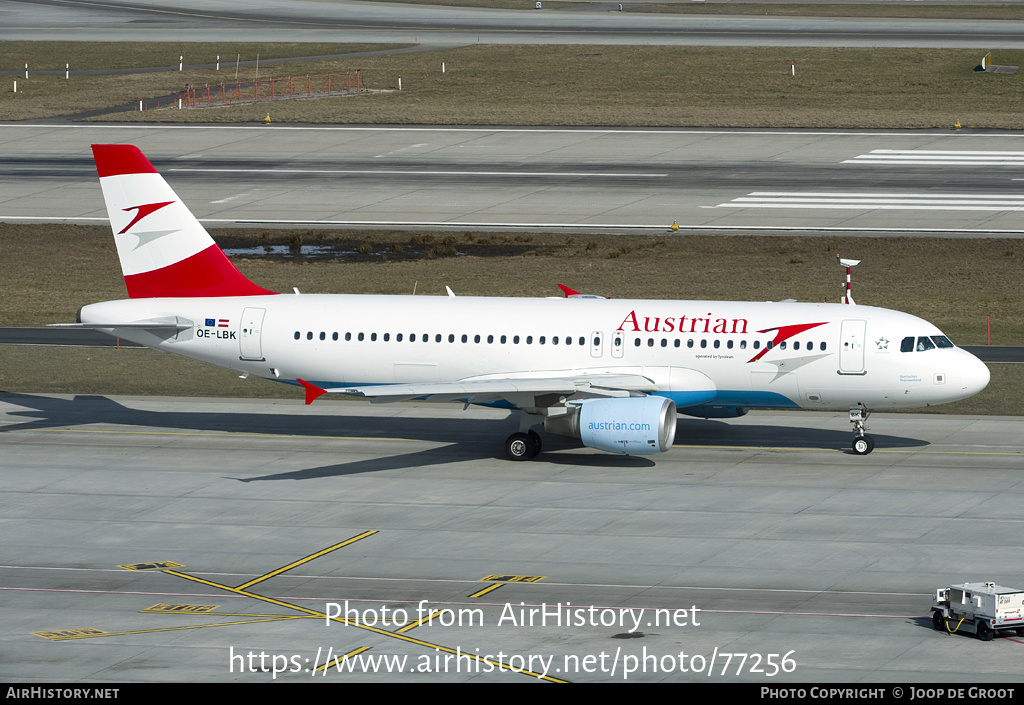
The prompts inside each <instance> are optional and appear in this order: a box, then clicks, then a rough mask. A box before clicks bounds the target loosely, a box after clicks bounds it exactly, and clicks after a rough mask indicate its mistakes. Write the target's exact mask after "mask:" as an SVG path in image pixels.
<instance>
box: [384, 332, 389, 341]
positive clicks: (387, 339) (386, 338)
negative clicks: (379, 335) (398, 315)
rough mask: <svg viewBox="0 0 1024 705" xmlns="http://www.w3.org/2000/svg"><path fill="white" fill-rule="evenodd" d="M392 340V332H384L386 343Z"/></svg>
mask: <svg viewBox="0 0 1024 705" xmlns="http://www.w3.org/2000/svg"><path fill="white" fill-rule="evenodd" d="M390 340H391V334H390V333H385V334H384V342H385V343H386V342H388V341H390Z"/></svg>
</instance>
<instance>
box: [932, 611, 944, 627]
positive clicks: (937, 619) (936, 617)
mask: <svg viewBox="0 0 1024 705" xmlns="http://www.w3.org/2000/svg"><path fill="white" fill-rule="evenodd" d="M932 627H934V628H935V631H937V632H941V631H942V630H943V629H945V628H946V620H945V618H943V616H942V613H941V612H932Z"/></svg>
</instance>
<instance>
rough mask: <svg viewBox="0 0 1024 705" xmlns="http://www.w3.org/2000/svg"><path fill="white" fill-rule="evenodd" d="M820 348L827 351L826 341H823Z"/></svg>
mask: <svg viewBox="0 0 1024 705" xmlns="http://www.w3.org/2000/svg"><path fill="white" fill-rule="evenodd" d="M820 347H821V349H822V350H824V349H825V341H824V340H823V341H821V346H820Z"/></svg>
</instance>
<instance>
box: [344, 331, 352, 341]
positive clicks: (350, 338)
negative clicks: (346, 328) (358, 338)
mask: <svg viewBox="0 0 1024 705" xmlns="http://www.w3.org/2000/svg"><path fill="white" fill-rule="evenodd" d="M350 340H352V334H351V333H346V334H345V341H346V342H347V341H350Z"/></svg>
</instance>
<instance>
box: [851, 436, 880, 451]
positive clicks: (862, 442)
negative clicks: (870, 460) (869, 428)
mask: <svg viewBox="0 0 1024 705" xmlns="http://www.w3.org/2000/svg"><path fill="white" fill-rule="evenodd" d="M874 449H875V439H874V438H872V437H871V436H857V437H856V438H854V439H853V452H854V453H856V454H857V455H867V454H868V453H870V452H871V451H873V450H874Z"/></svg>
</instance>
